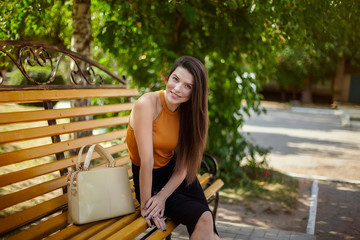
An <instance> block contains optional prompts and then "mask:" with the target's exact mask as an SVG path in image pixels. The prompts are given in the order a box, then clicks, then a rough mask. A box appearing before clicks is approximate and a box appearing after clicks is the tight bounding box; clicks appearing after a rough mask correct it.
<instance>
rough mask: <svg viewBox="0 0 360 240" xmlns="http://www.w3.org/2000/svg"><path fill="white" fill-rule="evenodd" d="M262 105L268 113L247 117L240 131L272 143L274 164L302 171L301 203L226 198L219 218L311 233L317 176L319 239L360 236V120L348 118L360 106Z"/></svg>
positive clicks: (288, 170)
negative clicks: (312, 190) (311, 216)
mask: <svg viewBox="0 0 360 240" xmlns="http://www.w3.org/2000/svg"><path fill="white" fill-rule="evenodd" d="M263 106H264V107H266V109H267V114H262V115H260V116H252V117H251V118H250V119H247V120H246V121H245V124H244V126H243V128H242V129H241V131H243V132H246V133H249V136H248V137H249V138H251V139H254V140H255V141H256V142H257V143H258V144H259V145H260V146H263V147H269V148H271V153H270V155H269V158H268V164H269V167H270V168H272V169H275V170H277V171H279V172H282V173H286V174H290V175H293V176H297V178H296V179H297V181H298V183H299V188H298V196H297V203H296V206H294V207H292V208H289V207H284V206H283V205H282V204H280V203H279V202H277V201H269V200H266V199H255V200H244V199H242V200H240V201H236V202H235V203H229V201H222V203H221V204H220V209H219V212H218V217H217V220H220V221H230V222H239V223H243V224H249V225H253V226H259V227H265V228H274V229H281V230H289V231H297V232H306V227H307V223H308V216H309V205H310V195H311V185H312V183H313V181H314V179H318V184H319V192H318V205H317V212H316V214H317V215H316V224H315V235H316V237H317V239H318V240H322V239H360V206H359V204H358V203H359V201H360V184H354V183H352V182H355V183H356V182H359V180H360V174H359V172H360V158H359V156H360V124H358V123H360V122H352V124H349V123H348V122H347V123H346V122H344V114H345V115H346V113H347V112H348V110H349V109H350V111H351V112H352V114H354V113H355V115H356V114H358V113H359V116H360V108H359V107H358V106H350V108H349V106H346V107H344V108H342V107H340V106H339V107H338V108H336V109H331V108H329V107H325V108H324V107H321V106H315V105H314V106H310V107H309V106H307V107H299V106H298V107H292V106H290V105H289V104H279V103H272V102H264V103H263ZM345 117H346V116H345ZM355 119H357V116H355ZM319 179H320V180H319Z"/></svg>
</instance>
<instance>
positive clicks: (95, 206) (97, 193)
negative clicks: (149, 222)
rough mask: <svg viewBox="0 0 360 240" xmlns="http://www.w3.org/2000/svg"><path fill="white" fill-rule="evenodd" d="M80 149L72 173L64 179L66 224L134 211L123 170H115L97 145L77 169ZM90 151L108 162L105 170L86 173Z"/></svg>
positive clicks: (91, 220)
mask: <svg viewBox="0 0 360 240" xmlns="http://www.w3.org/2000/svg"><path fill="white" fill-rule="evenodd" d="M84 147H86V146H83V147H82V148H81V149H80V151H79V155H78V162H77V164H76V171H75V172H71V173H69V175H68V212H69V222H71V223H75V224H84V223H88V222H93V221H98V220H103V219H108V218H113V217H117V216H121V215H126V214H129V213H132V212H134V211H135V205H134V200H133V197H132V192H131V189H130V183H129V175H128V172H127V169H126V167H115V166H114V165H115V161H114V159H113V157H112V156H111V155H110V153H108V152H107V151H106V150H105V149H104V148H103V147H101V146H100V145H98V144H94V145H92V146H91V147H90V148H89V150H88V152H87V154H86V158H85V162H84V166H83V168H81V167H80V163H81V155H82V152H83V149H84ZM94 150H95V151H96V152H97V153H99V155H100V156H101V157H102V158H103V159H106V160H107V161H108V162H109V165H108V166H107V167H102V168H95V169H88V168H89V164H90V161H91V156H92V154H93V152H94Z"/></svg>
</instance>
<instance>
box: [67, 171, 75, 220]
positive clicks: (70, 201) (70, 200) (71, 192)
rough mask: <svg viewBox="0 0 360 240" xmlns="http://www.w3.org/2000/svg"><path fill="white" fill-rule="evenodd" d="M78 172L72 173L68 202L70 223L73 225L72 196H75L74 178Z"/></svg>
mask: <svg viewBox="0 0 360 240" xmlns="http://www.w3.org/2000/svg"><path fill="white" fill-rule="evenodd" d="M76 173H77V171H75V172H72V173H71V175H70V188H69V191H68V193H67V194H70V197H69V198H68V199H69V202H68V223H69V224H70V223H72V222H73V220H72V216H71V212H72V196H73V191H74V177H75V175H76Z"/></svg>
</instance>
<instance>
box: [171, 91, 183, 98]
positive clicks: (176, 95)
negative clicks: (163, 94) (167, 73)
mask: <svg viewBox="0 0 360 240" xmlns="http://www.w3.org/2000/svg"><path fill="white" fill-rule="evenodd" d="M170 92H171V93H172V94H173V95H175V97H177V98H181V96H179V95H178V94H176V93H174V92H173V91H170Z"/></svg>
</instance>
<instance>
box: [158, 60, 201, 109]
mask: <svg viewBox="0 0 360 240" xmlns="http://www.w3.org/2000/svg"><path fill="white" fill-rule="evenodd" d="M193 86H194V77H193V75H192V74H191V73H190V72H189V71H188V70H186V69H185V68H183V67H181V66H179V67H177V68H176V69H175V71H174V72H173V73H172V74H171V75H170V77H169V79H168V82H167V84H166V98H165V100H166V105H167V107H168V108H169V109H170V110H172V111H175V110H176V109H177V108H178V107H179V105H180V104H181V103H184V102H187V101H188V100H189V99H190V98H191V92H192V89H193Z"/></svg>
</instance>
